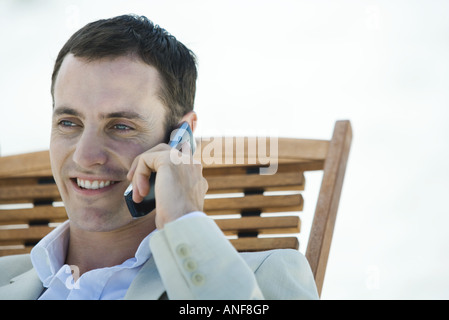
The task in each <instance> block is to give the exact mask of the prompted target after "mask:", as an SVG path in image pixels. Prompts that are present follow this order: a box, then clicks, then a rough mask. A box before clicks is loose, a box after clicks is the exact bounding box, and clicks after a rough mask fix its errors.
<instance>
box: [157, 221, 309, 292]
mask: <svg viewBox="0 0 449 320" xmlns="http://www.w3.org/2000/svg"><path fill="white" fill-rule="evenodd" d="M150 247H151V251H152V254H153V255H154V260H155V262H156V266H157V268H158V271H159V274H160V276H161V278H162V282H163V283H164V286H165V288H166V290H167V295H168V297H169V299H186V300H190V299H201V300H205V299H215V300H222V299H226V300H231V299H239V300H247V299H264V298H267V299H316V298H318V294H317V291H316V286H315V282H314V280H313V276H312V273H311V271H310V267H309V264H308V262H307V260H306V258H305V257H304V256H303V255H302V254H301V253H299V252H298V251H296V250H273V251H268V252H263V253H259V254H245V255H244V257H245V259H244V258H243V257H242V255H241V254H239V253H238V252H237V251H236V250H235V249H234V247H233V246H232V245H231V243H230V242H229V241H228V240H227V239H226V237H225V236H224V235H223V233H222V232H221V230H220V229H219V228H218V226H217V225H216V224H215V222H214V221H213V220H212V219H210V218H208V217H206V216H203V217H201V216H198V217H191V218H186V219H181V220H176V221H174V222H171V223H168V224H166V225H165V226H164V229H162V230H160V231H158V232H156V233H155V234H154V235H153V237H152V238H151V240H150ZM262 292H263V293H262ZM264 295H265V297H264Z"/></svg>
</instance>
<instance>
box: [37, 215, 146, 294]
mask: <svg viewBox="0 0 449 320" xmlns="http://www.w3.org/2000/svg"><path fill="white" fill-rule="evenodd" d="M69 228H70V222H69V220H67V221H65V222H64V223H62V224H61V225H59V226H58V227H57V228H55V229H54V230H52V231H51V232H50V233H49V234H48V235H46V236H45V237H44V238H42V240H41V241H39V243H37V244H36V245H35V246H34V248H33V249H32V250H31V253H30V257H31V263H32V264H33V267H34V269H35V270H36V272H37V274H38V276H39V278H40V280H41V281H42V283H43V285H44V287H48V286H49V285H50V283H51V281H52V280H53V278H54V277H55V276H56V274H57V273H58V271H59V270H60V269H61V268H62V267H63V266H64V261H65V257H66V253H67V246H68V243H69V238H70V232H69ZM153 233H154V231H153V232H151V233H150V234H149V235H148V236H146V237H145V238H144V239H143V240H142V242H141V243H140V245H139V247H138V248H137V251H136V254H135V256H134V257H133V258H130V259H128V260H126V261H125V262H123V263H122V264H121V265H119V266H117V267H121V268H135V267H138V266H140V265H142V264H144V263H145V262H146V261H147V260H148V259H149V258H150V256H151V250H150V246H149V241H150V237H151V236H152V234H153Z"/></svg>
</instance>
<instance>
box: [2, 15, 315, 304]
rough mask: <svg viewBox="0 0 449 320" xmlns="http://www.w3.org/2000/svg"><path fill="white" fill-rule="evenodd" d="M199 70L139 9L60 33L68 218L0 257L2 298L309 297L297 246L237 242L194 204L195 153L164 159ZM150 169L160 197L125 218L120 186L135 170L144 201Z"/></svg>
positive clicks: (56, 165)
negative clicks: (178, 160) (239, 247)
mask: <svg viewBox="0 0 449 320" xmlns="http://www.w3.org/2000/svg"><path fill="white" fill-rule="evenodd" d="M196 78H197V71H196V65H195V58H194V55H193V53H192V52H191V51H190V50H188V49H187V48H186V47H185V46H184V45H183V44H181V43H180V42H179V41H177V40H176V39H175V38H174V37H173V36H171V35H169V34H168V33H167V32H166V31H165V30H164V29H161V28H160V27H158V26H154V25H153V24H152V22H151V21H149V20H148V19H147V18H145V17H139V16H133V15H125V16H119V17H116V18H112V19H107V20H100V21H96V22H93V23H90V24H88V25H86V26H85V27H83V28H82V29H80V30H79V31H78V32H76V33H75V34H74V35H73V36H72V37H71V38H70V39H69V40H68V42H67V43H66V44H65V45H64V47H63V48H62V49H61V51H60V53H59V55H58V57H57V60H56V63H55V68H54V72H53V76H52V86H51V92H52V97H53V119H52V132H51V143H50V159H51V166H52V171H53V175H54V178H55V181H56V183H57V186H58V189H59V191H60V193H61V196H62V199H63V202H64V205H65V208H66V211H67V215H68V218H69V220H68V221H66V222H65V223H64V224H62V225H61V226H59V227H58V228H56V229H55V230H54V231H53V232H51V233H50V234H49V235H47V236H46V237H45V238H43V239H42V240H41V241H40V242H39V243H38V244H37V245H36V246H35V248H34V249H33V250H32V252H31V254H30V255H20V256H11V257H6V258H2V259H0V298H4V299H11V298H17V299H161V298H169V299H263V298H266V299H298V298H317V291H316V287H315V283H314V280H313V277H312V274H311V271H310V268H309V265H308V263H307V261H306V259H305V258H304V256H302V255H301V254H300V253H299V252H297V251H295V250H276V251H269V252H261V253H253V254H239V253H238V252H237V251H236V250H235V249H234V248H233V247H232V246H231V245H230V243H229V241H228V240H227V239H226V238H225V237H224V236H223V234H222V233H221V231H220V230H219V229H218V227H217V226H216V224H215V223H214V222H213V220H211V219H209V218H208V217H207V216H206V215H205V214H204V213H203V212H202V210H203V203H204V196H205V193H206V191H207V182H206V180H205V179H204V177H203V176H202V168H201V165H199V164H197V163H193V161H190V160H191V159H190V158H191V157H190V156H189V155H188V153H187V154H186V153H184V155H183V156H182V157H184V158H185V157H187V159H184V160H187V161H183V163H184V164H180V165H179V164H178V165H176V164H174V163H173V162H172V161H171V160H170V151H171V150H172V149H171V148H170V147H169V146H168V145H167V144H166V143H165V142H167V141H168V137H169V134H170V132H171V130H172V129H173V128H174V127H175V126H176V125H177V124H178V123H180V122H183V121H186V122H187V123H189V125H190V126H191V128H192V130H195V126H196V121H197V116H196V114H195V112H194V111H193V102H194V96H195V82H196ZM185 148H188V146H185ZM186 163H187V164H186ZM152 172H157V178H156V183H155V186H154V187H155V194H156V203H157V208H156V209H155V210H153V211H152V212H150V213H149V214H148V215H146V216H144V217H142V218H139V219H132V217H131V215H130V213H129V211H128V208H127V206H126V204H125V201H124V198H123V193H124V191H125V189H126V188H127V187H128V185H129V183H130V182H132V184H133V189H134V191H133V192H134V194H133V199H134V201H135V202H140V201H141V200H142V199H143V197H144V196H146V195H147V194H148V192H149V182H148V180H149V177H150V175H151V173H152Z"/></svg>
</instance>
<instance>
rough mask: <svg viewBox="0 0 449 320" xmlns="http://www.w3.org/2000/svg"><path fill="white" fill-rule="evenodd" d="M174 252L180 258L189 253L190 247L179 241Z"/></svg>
mask: <svg viewBox="0 0 449 320" xmlns="http://www.w3.org/2000/svg"><path fill="white" fill-rule="evenodd" d="M176 253H177V254H178V256H180V257H181V258H185V257H187V256H188V255H189V254H190V249H189V247H188V246H187V245H186V244H185V243H181V244H180V245H178V246H177V247H176Z"/></svg>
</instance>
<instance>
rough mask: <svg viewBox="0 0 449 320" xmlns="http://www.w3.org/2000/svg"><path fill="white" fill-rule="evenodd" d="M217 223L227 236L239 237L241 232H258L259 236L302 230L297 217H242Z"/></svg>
mask: <svg viewBox="0 0 449 320" xmlns="http://www.w3.org/2000/svg"><path fill="white" fill-rule="evenodd" d="M215 222H216V223H217V225H218V226H219V227H220V229H221V230H222V231H223V233H224V234H225V235H237V234H238V233H239V232H257V233H258V234H281V233H299V229H300V219H299V217H297V216H286V217H266V218H262V217H242V218H237V219H219V220H215Z"/></svg>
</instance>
